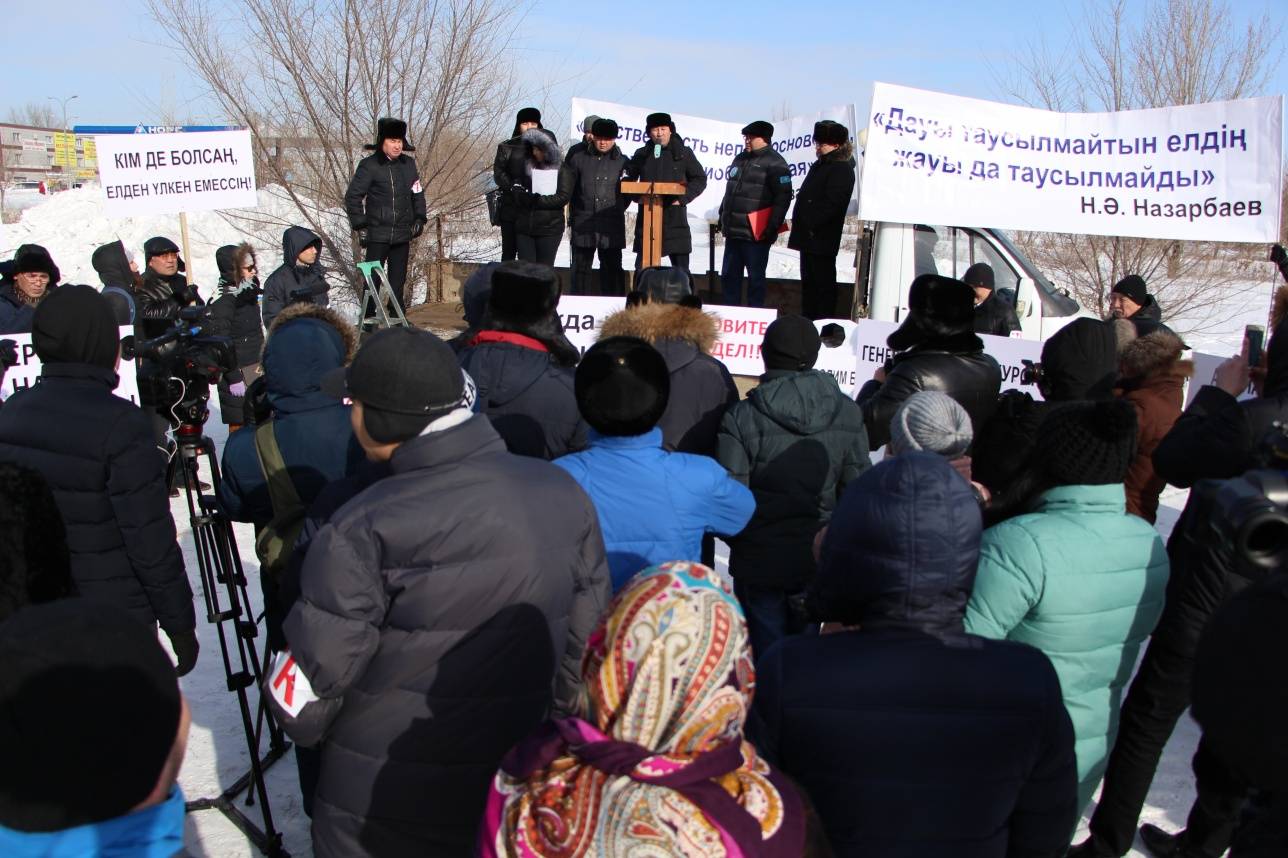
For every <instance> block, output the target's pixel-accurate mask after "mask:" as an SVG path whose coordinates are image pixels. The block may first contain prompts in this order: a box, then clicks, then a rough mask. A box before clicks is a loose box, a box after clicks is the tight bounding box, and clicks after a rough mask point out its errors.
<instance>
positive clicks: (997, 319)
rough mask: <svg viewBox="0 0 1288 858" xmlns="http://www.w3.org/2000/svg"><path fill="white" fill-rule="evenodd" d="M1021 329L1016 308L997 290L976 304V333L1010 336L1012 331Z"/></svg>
mask: <svg viewBox="0 0 1288 858" xmlns="http://www.w3.org/2000/svg"><path fill="white" fill-rule="evenodd" d="M1019 329H1020V320H1019V318H1018V317H1016V315H1015V308H1014V307H1012V306H1011V305H1010V304H1008V303H1007V302H1006V300H1005V299H1003V298H1001V297H999V296H998V294H997V293H996V292H994V293H992V294H990V295H989V296H988V297H987V298H985V299H984V300H983V302H982V303H979V304H976V305H975V333H977V334H992V335H993V336H995V337H1009V336H1010V335H1011V332H1012V331H1018V330H1019Z"/></svg>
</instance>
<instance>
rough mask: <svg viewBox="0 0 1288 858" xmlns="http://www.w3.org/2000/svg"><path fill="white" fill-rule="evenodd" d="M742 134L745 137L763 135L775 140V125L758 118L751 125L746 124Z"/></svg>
mask: <svg viewBox="0 0 1288 858" xmlns="http://www.w3.org/2000/svg"><path fill="white" fill-rule="evenodd" d="M742 134H743V136H744V137H761V138H763V139H765V140H773V139H774V126H773V125H772V124H771V123H768V122H766V121H765V120H763V119H757V120H756V121H755V122H753V123H751V124H750V125H747V126H744V127H743V129H742Z"/></svg>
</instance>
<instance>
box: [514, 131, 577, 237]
mask: <svg viewBox="0 0 1288 858" xmlns="http://www.w3.org/2000/svg"><path fill="white" fill-rule="evenodd" d="M520 140H521V142H522V143H523V151H524V152H527V151H528V150H529V149H531V148H534V147H535V148H539V149H540V150H541V151H542V153H543V154H544V155H545V160H544V161H543V162H542V163H541V165H540V166H538V164H537V162H536V159H535V158H532V157H531V155H525V159H524V170H523V176H522V178H520V179H519V180H518V181H517V182H515V184H516V185H518V186H519V188H513V187H512V188H511V190H510V198H511V202H512V204H513V206H514V230H515V232H517V233H522V234H523V235H531V236H551V235H561V234H562V233H563V230H564V207H565V206H566V205H568V198H569V197H570V196H571V193H570V192H571V186H568V185H567V184H566V183H562V182H560V181H559V179H560V178H561V176H560V175H558V174H556V176H555V193H553V194H534V193H532V171H533V170H536V169H542V170H559V169H560V167H561V164H562V160H563V156H562V155H561V153H560V152H559V144H558V143H556V142H555V139H554V135H553V134H551V133H549V132H548V131H544V130H542V129H539V128H532V129H529V130H528V131H525V132H523V135H522V137H521V138H520Z"/></svg>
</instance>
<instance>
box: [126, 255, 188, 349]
mask: <svg viewBox="0 0 1288 858" xmlns="http://www.w3.org/2000/svg"><path fill="white" fill-rule="evenodd" d="M134 297H135V298H136V299H137V303H136V308H135V311H136V314H137V315H136V316H135V325H134V327H135V330H136V331H138V333H139V336H141V337H143V338H144V339H148V340H150V339H152V338H153V337H159V336H161V335H162V334H164V333H165V332H166V331H168V330H170V328H172V327H174V320H175V319H177V318H179V311H180V310H182V309H183V308H184V307H187V306H188V305H189V304H190V303H193V302H194V301H195V303H197V304H201V303H203V302H202V300H201V298H199V297H198V296H197V289H196V287H195V286H189V285H188V278H186V277H184V276H183V275H182V274H179V273H177V272H176V273H174V274H171V275H170V276H169V277H162V276H161V275H160V274H158V273H157V272H156V271H155V270H153V269H152V268H148V269H147V271H146V272H145V273H144V274H143V282H142V283H141V284H140V285H139V288H138V289H136V290H135V291H134Z"/></svg>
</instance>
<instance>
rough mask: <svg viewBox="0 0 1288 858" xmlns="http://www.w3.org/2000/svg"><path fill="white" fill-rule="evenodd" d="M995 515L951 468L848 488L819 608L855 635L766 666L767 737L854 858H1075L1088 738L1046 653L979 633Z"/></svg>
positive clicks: (762, 681)
mask: <svg viewBox="0 0 1288 858" xmlns="http://www.w3.org/2000/svg"><path fill="white" fill-rule="evenodd" d="M979 540H980V514H979V509H978V506H977V505H976V504H975V503H974V500H973V494H972V491H971V488H970V485H969V484H968V483H967V482H966V481H965V480H964V479H962V478H961V476H960V475H958V474H957V473H956V472H955V471H954V470H953V468H952V466H951V465H949V464H948V463H947V461H946V460H944V459H943V458H942V457H938V456H935V455H934V454H931V453H908V454H905V455H901V456H896V457H893V458H888V459H886V460H885V461H883V462H881V463H880V464H879V465H877V466H876V467H874V468H872V469H871V470H869V471H867V472H866V473H865V474H864V475H863V476H861V477H860V478H859V479H858V480H857V481H856V482H854V483H852V484H851V485H850V487H849V488H848V489H847V490H846V492H845V494H844V496H843V497H842V499H841V502H840V505H839V506H838V507H837V509H836V512H835V514H834V515H833V516H832V521H831V524H830V526H829V529H828V534H827V537H826V539H825V540H824V544H823V551H822V560H821V562H820V564H819V569H818V574H817V576H816V578H815V580H814V583H813V585H812V586H811V588H810V590H809V599H810V602H811V605H812V607H813V608H814V611H815V612H816V613H817V614H818V616H819V617H821V618H823V619H826V620H829V621H836V622H840V623H844V624H845V625H846V626H849V627H850V628H849V629H847V630H846V631H841V632H838V633H835V634H824V635H797V636H793V637H789V638H787V639H785V640H783V641H782V642H780V643H779V644H778V645H777V646H774V647H772V648H770V649H769V650H768V652H766V653H765V655H764V657H763V658H761V659H760V662H759V663H758V664H757V665H756V674H757V675H756V697H755V701H754V710H753V719H752V738H753V740H754V741H755V743H756V746H757V747H758V748H760V749H761V751H762V752H763V753H764V754H765V756H766V758H767V759H769V760H771V761H772V762H773V763H775V764H776V765H779V766H781V767H782V769H783V771H784V772H786V773H788V774H789V775H791V776H792V777H793V778H794V779H795V780H796V782H797V783H799V784H800V785H801V787H803V788H804V789H805V791H806V792H807V793H808V794H809V795H810V797H811V799H813V803H814V806H815V807H816V808H817V809H818V814H819V817H820V818H821V820H822V822H823V826H824V828H825V829H826V831H827V835H828V839H829V840H830V842H831V845H832V848H833V849H834V850H835V852H836V854H837V855H838V856H856V858H859V856H871V855H881V856H898V858H912V856H917V857H918V858H947V856H951V858H1007V856H1018V855H1032V856H1055V855H1063V854H1064V850H1065V848H1066V847H1067V846H1068V844H1069V832H1070V831H1072V829H1073V825H1074V822H1075V821H1076V819H1077V815H1076V813H1075V811H1074V794H1075V774H1074V758H1073V728H1072V726H1071V725H1070V723H1069V716H1068V714H1067V713H1066V712H1065V710H1064V705H1063V704H1062V703H1061V700H1060V686H1059V683H1058V682H1057V681H1056V676H1055V671H1054V670H1053V669H1052V667H1051V663H1050V662H1049V661H1048V660H1047V659H1046V657H1045V656H1043V655H1042V653H1040V652H1038V651H1037V650H1036V649H1034V648H1033V647H1029V646H1023V645H1017V644H1012V643H1006V642H1001V641H990V640H984V639H983V638H978V637H975V636H974V635H969V634H966V633H965V631H964V629H963V619H962V618H963V615H964V613H965V610H966V602H967V600H968V599H969V597H970V592H971V584H972V582H973V580H974V578H975V566H976V558H977V557H978V552H979Z"/></svg>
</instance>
